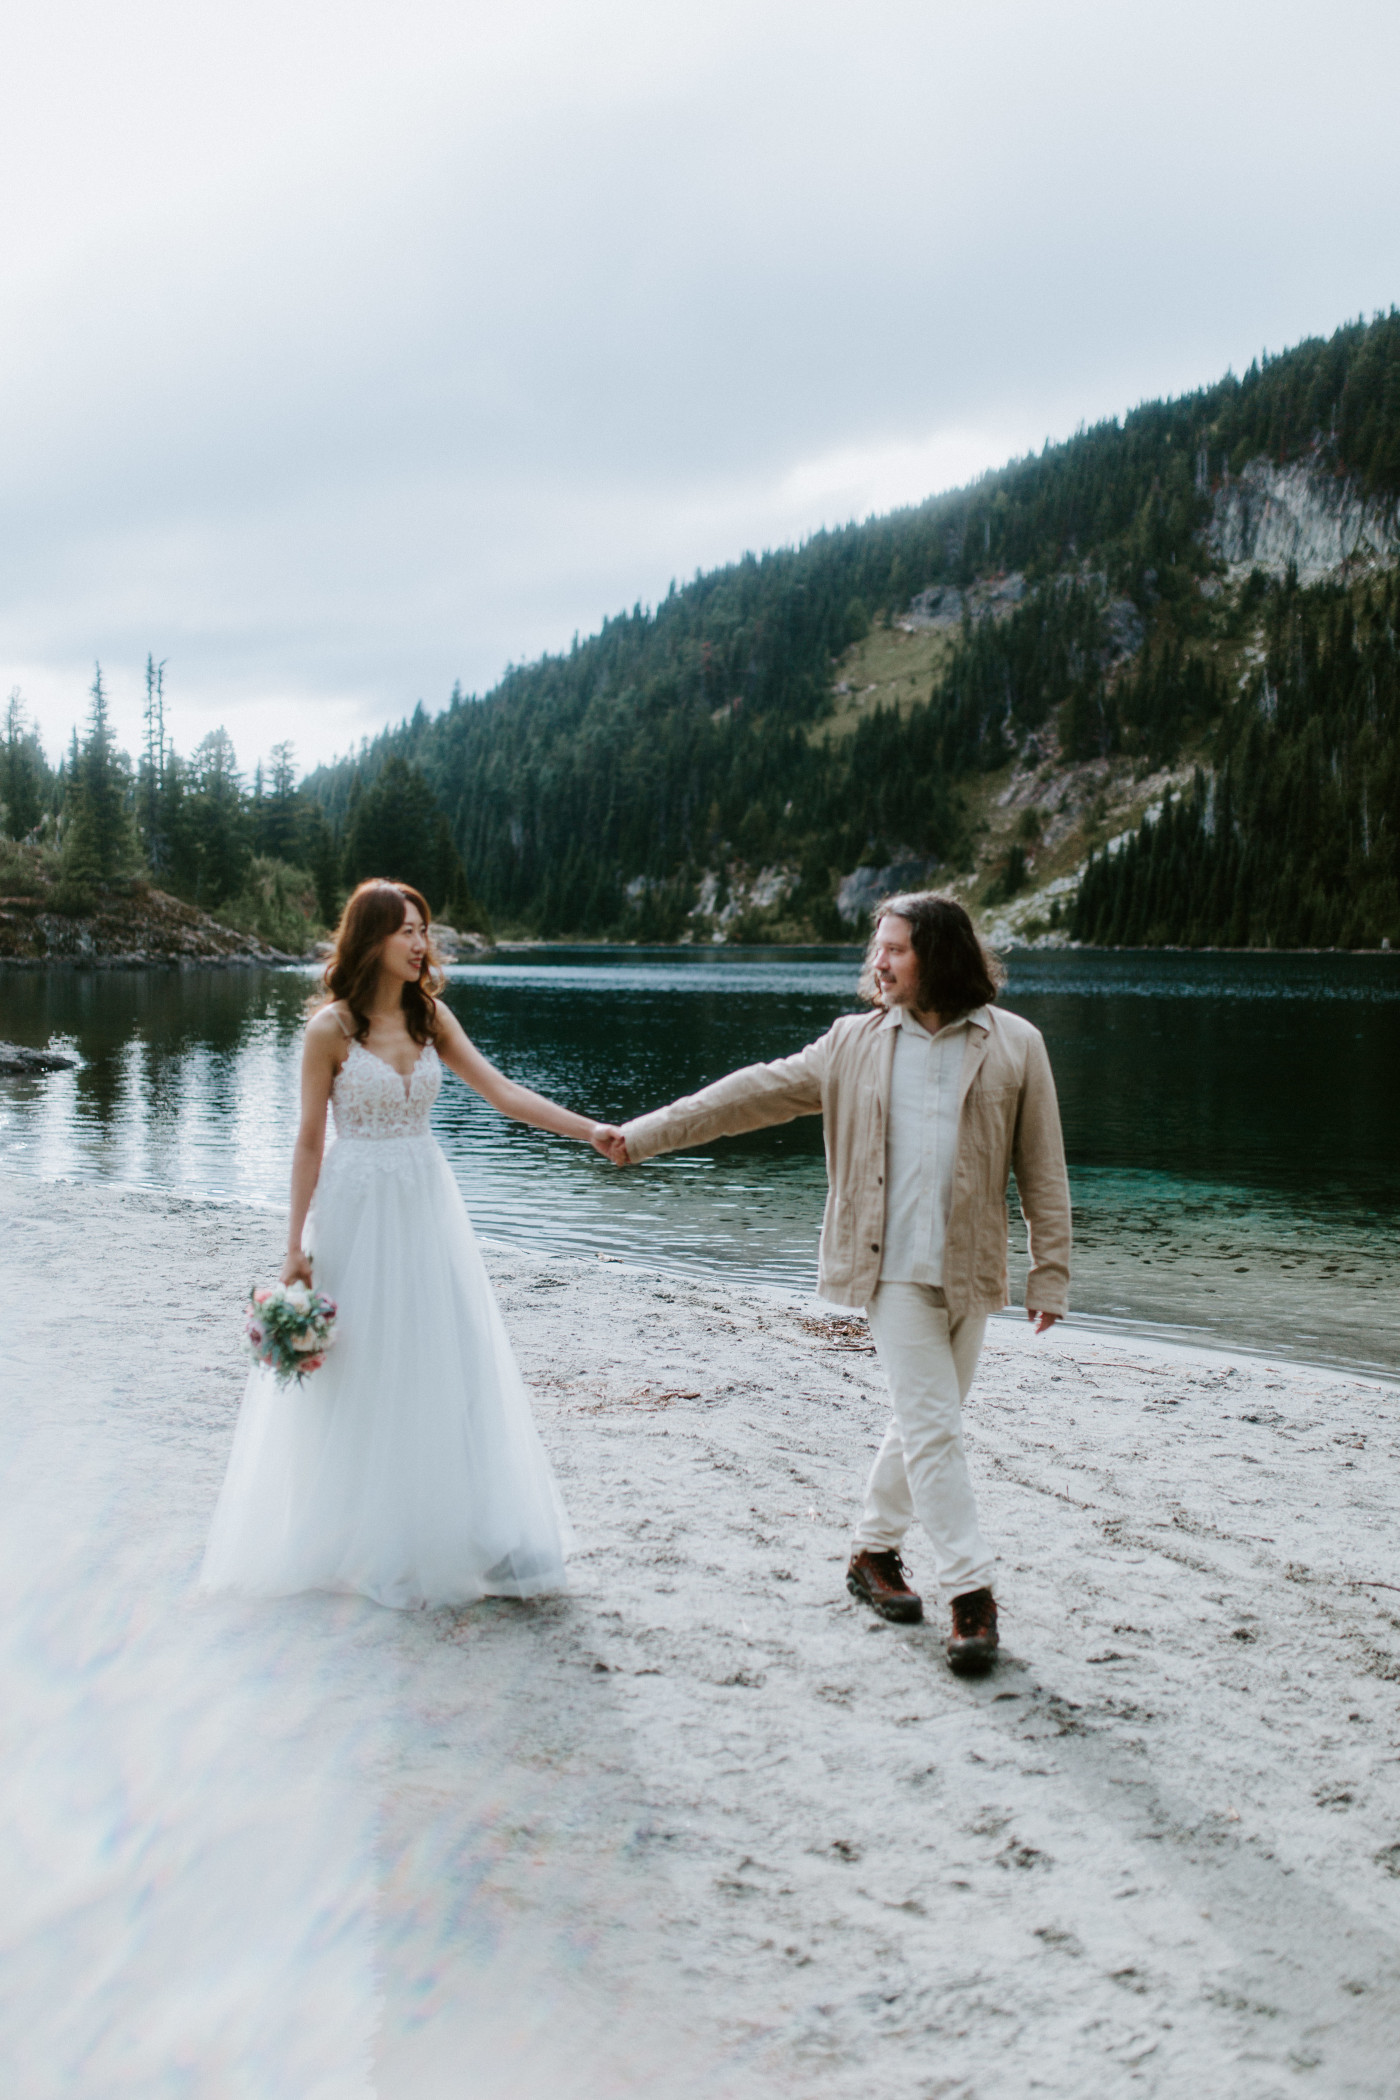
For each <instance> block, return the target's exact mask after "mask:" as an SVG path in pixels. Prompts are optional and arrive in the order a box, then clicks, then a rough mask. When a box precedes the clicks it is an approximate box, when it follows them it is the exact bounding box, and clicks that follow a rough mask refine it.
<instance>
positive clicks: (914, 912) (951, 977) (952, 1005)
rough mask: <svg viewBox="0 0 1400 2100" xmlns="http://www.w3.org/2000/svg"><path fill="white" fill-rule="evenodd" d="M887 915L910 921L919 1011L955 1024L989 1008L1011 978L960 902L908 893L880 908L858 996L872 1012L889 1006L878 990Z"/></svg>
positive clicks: (933, 892)
mask: <svg viewBox="0 0 1400 2100" xmlns="http://www.w3.org/2000/svg"><path fill="white" fill-rule="evenodd" d="M887 913H893V915H894V916H895V917H896V918H898V919H903V920H905V921H906V923H907V924H908V927H909V938H910V941H911V942H912V943H913V948H914V953H915V955H917V957H918V958H919V1011H920V1012H921V1013H935V1014H937V1015H938V1017H939V1019H940V1020H942V1021H944V1022H947V1021H956V1020H957V1019H958V1018H959V1016H960V1015H962V1014H970V1013H971V1012H972V1011H973V1009H974V1007H978V1006H990V1005H991V1003H992V1001H993V1000H994V999H995V998H996V995H997V993H998V992H999V991H1000V989H1001V987H1002V986H1003V985H1004V984H1005V982H1006V972H1005V970H1003V968H1002V966H1001V964H1000V963H999V962H998V960H997V958H996V956H995V955H993V953H992V951H991V949H990V948H989V947H988V946H987V945H986V943H985V942H984V941H982V940H980V939H979V938H978V934H977V928H976V927H975V926H974V925H973V923H972V921H971V919H970V918H969V917H968V915H967V913H966V912H965V911H964V910H963V907H962V906H961V904H959V902H958V900H957V898H956V897H948V896H945V895H944V893H943V892H942V891H941V890H909V891H906V892H905V893H904V894H903V895H902V896H897V897H886V898H885V900H884V902H883V904H877V905H876V907H875V913H874V931H873V932H872V933H871V936H870V945H869V946H868V947H867V949H866V951H865V963H864V965H863V967H862V969H861V973H860V984H859V986H858V988H857V989H858V990H859V993H860V996H861V998H862V999H867V1000H869V1002H870V1004H871V1005H872V1006H881V1005H883V1004H884V1001H883V1000H882V998H881V996H880V993H879V991H878V990H877V988H876V984H875V972H874V967H873V965H874V960H875V937H876V934H878V932H879V930H880V921H881V919H883V918H884V917H885V915H886V914H887Z"/></svg>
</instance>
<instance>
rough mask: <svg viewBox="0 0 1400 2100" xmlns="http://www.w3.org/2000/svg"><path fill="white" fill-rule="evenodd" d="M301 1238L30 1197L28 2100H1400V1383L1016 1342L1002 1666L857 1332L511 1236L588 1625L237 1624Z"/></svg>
mask: <svg viewBox="0 0 1400 2100" xmlns="http://www.w3.org/2000/svg"><path fill="white" fill-rule="evenodd" d="M280 1230H281V1220H280V1218H279V1217H277V1216H276V1215H272V1214H268V1213H265V1212H256V1211H244V1210H238V1209H233V1208H229V1207H225V1206H218V1205H213V1204H201V1203H194V1202H188V1201H181V1200H177V1199H172V1198H167V1197H162V1196H155V1195H144V1194H133V1193H127V1192H122V1191H116V1190H108V1189H98V1188H92V1187H77V1186H66V1185H53V1184H44V1183H40V1182H37V1181H30V1180H25V1179H21V1178H19V1177H16V1176H13V1175H6V1176H0V1241H3V1247H4V1255H5V1260H4V1276H5V1296H6V1318H5V1323H4V1331H3V1343H0V1352H2V1354H0V1362H2V1363H3V1407H0V1439H3V1447H2V1452H0V1455H2V1456H3V1471H0V1478H3V1480H4V1483H5V1522H4V1525H3V1527H0V1581H3V1585H4V1628H5V1632H4V1650H5V1656H4V1677H3V1691H4V1696H3V1701H2V1702H0V1714H2V1715H3V1718H0V1740H3V1759H4V1785H5V1794H6V1802H7V1807H8V1808H9V1810H10V1814H9V1815H8V1817H7V1819H6V1831H5V1836H4V1838H3V1840H0V1844H2V1845H3V1848H4V1850H3V1874H2V1875H0V1888H3V1892H4V1894H3V1923H2V1925H0V1930H2V1931H3V1945H4V1954H5V1965H6V1971H7V1976H8V1980H9V1988H8V1990H7V1991H6V1993H5V2010H4V2014H3V2031H2V2032H0V2055H3V2060H4V2061H5V2063H6V2065H7V2075H6V2081H5V2083H6V2090H7V2092H8V2093H9V2094H11V2095H13V2096H14V2100H38V2096H41V2095H45V2096H46V2095H50V2094H52V2095H58V2094H63V2095H64V2096H65V2100H118V2096H122V2100H124V2096H128V2095H130V2096H138V2095H139V2096H146V2095H154V2094H162V2095H165V2094H170V2095H179V2096H182V2100H183V2096H189V2100H205V2096H209V2100H225V2096H229V2100H234V2096H238V2100H242V2096H244V2095H247V2096H253V2095H257V2096H258V2100H284V2096H285V2100H361V2096H370V2095H375V2096H380V2100H459V2096H460V2100H546V2096H548V2100H611V2096H613V2095H647V2096H662V2095H664V2096H666V2100H672V2096H675V2100H692V2096H693V2100H731V2096H732V2100H751V2096H752V2100H765V2096H774V2100H777V2096H787V2095H792V2096H800V2100H857V2096H865V2095H869V2094H874V2093H879V2094H880V2095H881V2096H883V2100H935V2096H939V2100H941V2096H958V2100H962V2096H973V2095H977V2096H982V2100H1016V2096H1020V2095H1023V2094H1025V2095H1029V2094H1038V2095H1039V2094H1045V2095H1063V2096H1065V2100H1085V2096H1093V2095H1117V2094H1138V2093H1142V2094H1161V2095H1172V2096H1175V2095H1182V2096H1187V2095H1190V2096H1192V2100H1199V2096H1201V2095H1212V2096H1214V2095H1221V2096H1229V2100H1256V2096H1258V2100H1263V2096H1274V2095H1282V2094H1292V2093H1295V2092H1299V2091H1308V2092H1313V2093H1325V2094H1329V2095H1332V2094H1336V2095H1342V2094H1346V2095H1375V2096H1377V2100H1379V2096H1393V2095H1395V2094H1396V2093H1397V2092H1400V2072H1398V2071H1397V2068H1396V2067H1397V2064H1400V1784H1397V1770H1400V1716H1397V1697H1396V1695H1397V1688H1398V1687H1400V1544H1398V1543H1397V1525H1396V1521H1395V1515H1394V1482H1395V1478H1396V1459H1397V1456H1398V1455H1400V1417H1398V1416H1397V1399H1398V1398H1400V1396H1397V1393H1396V1391H1395V1390H1394V1389H1393V1388H1391V1387H1388V1386H1386V1385H1384V1384H1382V1383H1380V1382H1378V1381H1375V1380H1371V1381H1367V1380H1360V1379H1356V1378H1351V1377H1343V1376H1341V1375H1333V1374H1329V1373H1327V1372H1325V1371H1317V1370H1311V1369H1307V1368H1302V1367H1299V1366H1297V1365H1283V1364H1272V1363H1270V1362H1268V1361H1267V1360H1264V1359H1260V1358H1256V1357H1246V1356H1234V1357H1231V1356H1228V1355H1213V1354H1208V1353H1206V1352H1203V1351H1192V1350H1187V1349H1181V1348H1174V1347H1172V1346H1170V1345H1166V1344H1162V1345H1157V1346H1150V1345H1147V1344H1143V1343H1136V1342H1134V1343H1132V1344H1123V1343H1121V1342H1119V1341H1117V1340H1114V1339H1110V1338H1105V1337H1104V1336H1102V1335H1089V1334H1086V1333H1085V1332H1083V1331H1076V1329H1075V1328H1074V1326H1073V1325H1072V1324H1070V1325H1067V1326H1066V1327H1064V1328H1061V1329H1059V1330H1057V1331H1056V1333H1055V1334H1054V1335H1053V1336H1051V1337H1050V1338H1048V1339H1047V1340H1046V1341H1042V1342H1039V1343H1037V1342H1036V1341H1034V1340H1033V1338H1032V1337H1031V1335H1030V1333H1029V1331H1028V1329H1027V1328H1026V1327H1025V1325H1024V1323H1022V1322H1018V1321H1014V1320H1010V1319H1007V1320H1003V1321H998V1322H994V1323H993V1327H992V1330H991V1336H990V1340H989V1346H988V1349H987V1352H986V1355H985V1357H984V1362H983V1369H982V1372H981V1375H980V1377H979V1381H978V1384H977V1387H976V1388H975V1390H974V1395H973V1398H972V1401H971V1403H970V1406H969V1411H968V1422H969V1446H970V1451H971V1456H972V1463H973V1468H974V1476H975V1478H976V1480H977V1482H978V1485H979V1493H980V1497H981V1504H982V1510H983V1516H984V1522H985V1526H986V1529H987V1531H988V1535H989V1536H990V1537H991V1538H992V1539H993V1541H994V1542H996V1544H997V1545H998V1547H999V1550H1000V1553H1001V1565H1000V1572H999V1588H1000V1593H1001V1599H1002V1609H1003V1626H1004V1640H1005V1650H1004V1658H1003V1660H1002V1662H1001V1664H1000V1666H999V1667H998V1669H997V1670H996V1672H995V1673H994V1674H993V1675H992V1676H990V1677H989V1678H987V1679H986V1680H985V1681H982V1682H975V1683H966V1682H961V1681H959V1680H957V1679H955V1678H953V1677H952V1676H951V1675H950V1673H949V1672H948V1670H947V1668H946V1665H945V1663H944V1661H943V1657H942V1648H941V1635H942V1631H943V1621H942V1614H941V1613H938V1612H934V1613H931V1614H930V1618H929V1620H928V1622H927V1623H926V1624H925V1625H923V1626H922V1627H912V1628H894V1627H889V1626H886V1625H883V1624H882V1623H880V1622H879V1621H877V1620H875V1619H874V1618H873V1617H872V1616H871V1615H870V1614H869V1613H868V1612H867V1611H865V1610H863V1609H861V1608H859V1607H858V1606H856V1605H855V1604H854V1603H853V1602H852V1600H851V1599H850V1598H849V1597H848V1596H847V1594H846V1592H845V1589H844V1586H843V1569H844V1562H845V1558H846V1553H847V1538H848V1531H849V1526H850V1523H851V1520H852V1516H853V1512H854V1509H855V1504H856V1497H857V1494H858V1490H859V1486H860V1483H861V1480H862V1477H863V1473H864V1469H865V1467H866V1465H867V1463H868V1458H869V1454H870V1452H871V1451H872V1450H873V1448H874V1445H875V1443H876V1441H877V1439H878V1436H879V1434H880V1432H881V1430H882V1429H883V1426H884V1419H885V1411H884V1407H883V1403H882V1399H881V1380H880V1376H879V1372H878V1367H877V1365H876V1361H875V1358H874V1356H873V1354H872V1353H871V1352H870V1349H869V1346H868V1342H867V1341H866V1339H865V1337H864V1334H863V1331H862V1328H863V1323H861V1322H859V1321H855V1322H849V1321H847V1322H843V1321H839V1320H834V1319H832V1318H831V1317H830V1315H829V1313H828V1312H827V1311H825V1310H824V1309H823V1308H822V1307H820V1306H819V1305H818V1304H817V1303H816V1301H815V1300H811V1299H802V1298H799V1297H787V1296H783V1295H781V1294H779V1293H776V1292H765V1291H761V1290H757V1289H745V1288H737V1287H735V1288H731V1287H728V1286H722V1285H717V1284H716V1283H714V1282H713V1281H711V1280H705V1281H696V1282H687V1281H684V1280H677V1279H676V1278H674V1277H656V1276H648V1275H645V1274H642V1273H639V1272H637V1271H636V1270H633V1269H626V1268H623V1267H622V1266H620V1265H618V1264H614V1263H607V1262H592V1263H588V1262H583V1261H569V1260H551V1259H547V1258H542V1257H534V1256H529V1255H526V1254H522V1253H520V1252H519V1251H516V1250H512V1249H506V1248H502V1247H491V1248H489V1249H488V1259H489V1265H490V1267H491V1270H492V1274H493V1276H494V1278H495V1280H496V1283H497V1287H498V1289H499V1291H500V1294H501V1299H502V1304H503V1307H504V1311H505V1315H506V1319H507V1323H508V1325H509V1328H510V1331H511V1334H512V1337H513V1339H514V1342H515V1345H516V1348H517V1350H518V1352H519V1355H520V1358H521V1362H522V1365H523V1368H524V1370H525V1373H526V1376H527V1378H528V1379H529V1380H530V1382H531V1385H532V1387H533V1390H534V1393H535V1398H536V1406H537V1412H538V1418H539V1422H540V1426H541V1430H542V1433H543V1435H544V1437H545V1440H546V1443H547V1445H548V1447H549V1450H550V1453H551V1455H552V1457H553V1460H554V1463H555V1465H556V1468H557V1470H558V1473H559V1476H560V1480H561V1483H562V1486H563V1489H564V1493H565V1496H566V1498H567V1500H568V1503H569V1506H570V1510H571V1513H572V1515H573V1518H574V1521H575V1524H576V1526H577V1529H578V1532H579V1538H580V1549H579V1553H578V1556H577V1558H576V1560H575V1561H574V1563H573V1569H572V1573H573V1587H572V1589H571V1591H570V1593H569V1594H568V1595H567V1596H566V1597H562V1598H558V1599H553V1600H549V1601H546V1602H543V1603H540V1604H537V1605H533V1606H519V1605H510V1604H504V1603H487V1604H483V1605H481V1606H479V1607H476V1608H474V1609H470V1610H462V1611H451V1612H443V1613H433V1614H419V1615H414V1616H403V1615H398V1614H393V1613H389V1612H385V1611H382V1610H380V1609H378V1608H377V1607H375V1606H373V1605H371V1604H368V1603H364V1602H362V1601H360V1600H355V1599H346V1598H331V1597H309V1598H300V1599H296V1600H292V1601H290V1602H287V1603H283V1604H276V1605H259V1606H246V1605H232V1604H228V1603H225V1602H220V1603H209V1602H202V1601H200V1600H198V1599H197V1598H196V1597H195V1596H194V1594H193V1580H194V1575H195V1572H196V1569H197V1566H198V1560H199V1555H200V1551H201V1548H202V1544H203V1538H204V1532H205V1528H206V1525H207V1521H208V1516H209V1512H210V1509H211V1506H212V1502H213V1498H214V1495H215V1493H216V1491H217V1487H218V1483H219V1480H220V1478H221V1476H222V1471H223V1466H224V1461H225V1457H226V1453H227V1449H228V1443H229V1437H230V1432H231V1428H232V1422H233V1417H234V1414H235V1411H236V1408H237V1403H238V1397H239V1392H240V1390H241V1385H242V1379H243V1364H242V1361H241V1359H240V1356H239V1350H238V1313H239V1306H240V1302H241V1300H242V1298H243V1296H244V1294H245V1293H246V1291H247V1288H248V1285H249V1283H250V1282H251V1281H252V1280H253V1279H254V1278H255V1277H259V1276H263V1275H266V1274H268V1273H270V1272H271V1271H272V1269H273V1268H274V1266H275V1261H276V1254H277V1248H278V1242H279V1237H280ZM910 1558H911V1563H912V1571H913V1575H914V1579H915V1580H916V1581H918V1580H919V1578H920V1577H921V1575H926V1573H927V1567H928V1562H927V1555H926V1553H924V1552H923V1551H922V1550H921V1542H920V1539H919V1537H918V1535H917V1534H915V1535H914V1537H913V1538H912V1539H911V1554H910Z"/></svg>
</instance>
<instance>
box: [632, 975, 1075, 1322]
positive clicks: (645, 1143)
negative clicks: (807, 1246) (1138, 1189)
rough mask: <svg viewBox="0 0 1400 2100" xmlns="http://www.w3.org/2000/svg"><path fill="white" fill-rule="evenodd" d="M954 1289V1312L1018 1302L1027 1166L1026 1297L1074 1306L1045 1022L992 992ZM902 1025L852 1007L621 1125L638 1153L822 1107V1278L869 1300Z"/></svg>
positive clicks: (967, 1140) (962, 1124) (946, 1262)
mask: <svg viewBox="0 0 1400 2100" xmlns="http://www.w3.org/2000/svg"><path fill="white" fill-rule="evenodd" d="M968 1022H969V1041H968V1045H967V1049H966V1052H965V1054H964V1058H963V1068H962V1098H961V1105H960V1108H959V1114H958V1150H957V1159H956V1162H955V1165H954V1168H953V1198H952V1207H951V1209H950V1211H949V1214H948V1234H947V1239H946V1241H945V1244H944V1251H943V1289H944V1293H945V1295H946V1297H947V1300H948V1310H949V1312H950V1313H951V1314H952V1316H953V1318H954V1319H961V1318H962V1317H963V1315H964V1314H966V1313H970V1312H972V1313H990V1312H999V1311H1000V1310H1001V1308H1002V1306H1004V1305H1005V1304H1006V1302H1007V1279H1006V1184H1007V1176H1008V1175H1009V1174H1011V1173H1014V1174H1015V1176H1016V1188H1017V1193H1018V1194H1019V1196H1020V1199H1021V1215H1022V1216H1023V1217H1024V1219H1025V1221H1026V1231H1027V1239H1028V1242H1029V1246H1030V1256H1031V1271H1030V1276H1029V1278H1028V1279H1027V1283H1026V1304H1027V1306H1028V1307H1029V1308H1030V1309H1031V1310H1032V1311H1035V1312H1051V1313H1063V1312H1066V1311H1068V1309H1069V1250H1070V1208H1069V1181H1068V1177H1067V1176H1066V1173H1065V1154H1064V1145H1063V1142H1062V1140H1061V1137H1060V1112H1059V1108H1058V1105H1057V1103H1056V1100H1055V1082H1054V1080H1053V1079H1052V1078H1051V1076H1050V1060H1049V1058H1048V1057H1047V1055H1046V1052H1045V1042H1044V1039H1043V1037H1042V1036H1041V1033H1040V1030H1039V1029H1038V1028H1033V1027H1032V1026H1031V1024H1030V1022H1029V1021H1023V1020H1022V1019H1021V1018H1020V1016H1019V1015H1018V1014H1012V1013H1005V1012H1003V1011H1002V1010H1001V1008H999V1007H994V1006H984V1007H979V1008H978V1009H977V1011H976V1012H975V1013H973V1014H971V1015H969V1017H968ZM898 1034H899V1030H898V1027H897V1025H896V1021H895V1016H894V1014H893V1013H892V1012H888V1013H887V1012H885V1011H883V1010H879V1009H877V1010H876V1011H874V1012H872V1013H868V1014H848V1015H844V1016H843V1017H842V1019H841V1020H839V1021H837V1022H836V1023H835V1025H834V1026H833V1027H831V1028H829V1029H828V1030H827V1032H826V1034H825V1035H823V1036H818V1038H817V1040H816V1042H815V1043H809V1044H808V1045H807V1047H806V1049H805V1050H799V1051H798V1052H797V1055H796V1056H795V1057H780V1058H778V1059H776V1060H775V1062H774V1063H772V1064H771V1065H746V1066H745V1067H744V1069H743V1070H742V1071H740V1072H731V1073H730V1074H729V1075H728V1077H727V1078H724V1079H717V1080H716V1081H715V1082H714V1084H713V1085H712V1086H707V1087H702V1088H701V1090H700V1092H699V1093H698V1094H688V1095H687V1096H686V1097H685V1098H684V1100H681V1101H673V1102H672V1103H671V1105H670V1107H669V1108H658V1109H654V1110H653V1111H652V1113H651V1114H650V1115H646V1116H638V1117H636V1118H635V1119H634V1121H632V1122H630V1123H627V1124H625V1125H624V1127H623V1135H624V1136H625V1137H626V1140H627V1152H628V1157H629V1158H631V1159H634V1160H642V1159H650V1158H652V1157H653V1155H654V1154H656V1153H658V1152H675V1151H677V1150H678V1149H679V1148H680V1147H682V1146H685V1145H703V1144H706V1143H707V1142H708V1141H709V1139H711V1138H716V1137H729V1136H732V1135H733V1134H734V1133H735V1132H737V1131H741V1130H758V1129H760V1128H762V1126H763V1125H764V1124H767V1123H787V1122H790V1121H791V1120H792V1118H793V1117H794V1116H815V1115H820V1116H821V1117H822V1118H823V1120H824V1125H825V1137H826V1172H827V1181H828V1184H829V1186H828V1190H827V1198H826V1215H825V1216H824V1218H823V1219H822V1237H821V1252H820V1256H819V1260H818V1270H817V1290H818V1291H819V1293H820V1294H821V1296H822V1297H823V1298H830V1299H833V1300H834V1301H835V1302H836V1303H837V1304H838V1305H868V1304H869V1302H870V1300H871V1299H872V1298H873V1297H874V1295H875V1287H876V1285H877V1284H878V1282H879V1280H880V1250H881V1246H882V1244H883V1240H884V1231H885V1129H886V1123H887V1119H888V1114H889V1101H890V1075H891V1071H892V1069H893V1066H894V1046H895V1043H896V1041H897V1039H898Z"/></svg>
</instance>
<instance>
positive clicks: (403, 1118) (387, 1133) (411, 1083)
mask: <svg viewBox="0 0 1400 2100" xmlns="http://www.w3.org/2000/svg"><path fill="white" fill-rule="evenodd" d="M441 1085H442V1066H441V1065H440V1064H439V1062H438V1054H437V1052H436V1050H434V1048H433V1046H432V1044H431V1043H428V1044H425V1046H424V1048H423V1049H422V1050H421V1051H420V1052H419V1053H418V1062H417V1064H416V1065H415V1066H414V1067H413V1071H412V1074H411V1076H410V1077H409V1078H408V1079H407V1080H404V1079H402V1078H401V1077H400V1076H399V1074H398V1073H397V1072H396V1071H395V1070H394V1068H393V1066H392V1065H386V1064H385V1062H384V1060H383V1058H382V1057H376V1056H375V1054H374V1052H373V1051H372V1050H367V1049H366V1048H365V1046H364V1044H363V1043H359V1042H354V1043H351V1045H350V1049H349V1053H348V1055H347V1057H346V1059H345V1062H344V1064H343V1065H342V1066H341V1068H340V1070H339V1071H338V1072H337V1073H336V1075H335V1084H334V1085H333V1086H332V1088H331V1114H332V1116H333V1117H334V1119H335V1134H336V1136H337V1137H338V1138H342V1139H343V1138H406V1137H427V1135H428V1117H429V1116H430V1115H431V1113H432V1107H433V1103H434V1102H435V1101H436V1099H437V1097H438V1089H439V1087H440V1086H441Z"/></svg>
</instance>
